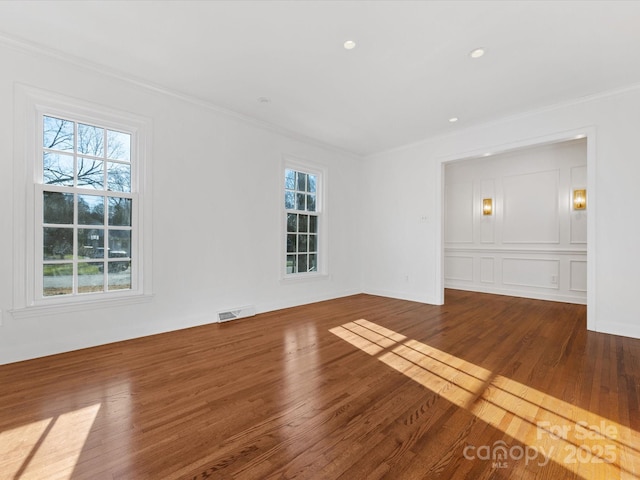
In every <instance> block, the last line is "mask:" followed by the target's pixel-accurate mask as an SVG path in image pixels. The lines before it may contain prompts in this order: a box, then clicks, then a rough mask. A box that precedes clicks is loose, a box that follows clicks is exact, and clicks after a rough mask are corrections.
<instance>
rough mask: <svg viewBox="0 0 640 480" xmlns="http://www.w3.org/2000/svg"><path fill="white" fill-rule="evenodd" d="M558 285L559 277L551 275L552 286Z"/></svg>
mask: <svg viewBox="0 0 640 480" xmlns="http://www.w3.org/2000/svg"><path fill="white" fill-rule="evenodd" d="M557 284H558V276H557V275H551V285H557Z"/></svg>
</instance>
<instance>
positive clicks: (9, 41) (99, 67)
mask: <svg viewBox="0 0 640 480" xmlns="http://www.w3.org/2000/svg"><path fill="white" fill-rule="evenodd" d="M0 45H4V46H6V47H9V48H12V49H14V50H17V51H19V52H21V53H27V54H35V55H39V56H42V57H47V58H52V59H55V60H58V61H61V62H65V63H68V64H71V65H73V66H75V67H77V68H80V69H82V70H88V71H91V72H94V73H99V74H100V75H106V76H109V77H111V78H113V79H116V80H120V81H122V82H125V83H129V84H131V85H135V86H137V87H140V88H144V89H145V90H149V91H152V92H155V93H158V94H161V95H165V96H168V97H172V98H174V99H177V100H180V101H183V102H185V103H189V104H192V105H195V106H198V107H200V108H204V109H206V110H209V111H211V112H214V113H216V114H218V115H221V116H224V117H227V118H230V119H233V120H239V121H241V122H243V123H246V124H248V125H251V126H252V127H257V128H260V129H262V130H266V131H269V132H272V133H276V134H278V135H282V136H284V137H288V138H290V139H292V140H296V141H300V142H304V143H306V144H310V145H313V146H315V147H319V148H322V149H325V150H329V151H332V152H334V153H338V154H341V155H345V156H347V157H350V158H352V159H354V160H362V159H363V156H362V155H360V154H358V153H357V152H352V151H350V150H345V149H343V148H341V147H338V146H336V145H333V144H331V143H328V142H324V141H322V140H319V139H317V138H314V137H310V136H308V135H304V134H302V133H298V132H295V131H293V130H290V129H288V128H284V127H281V126H279V125H276V124H274V123H270V122H266V121H263V120H259V119H257V118H254V117H251V116H249V115H245V114H242V113H239V112H236V111H235V110H231V109H228V108H224V107H221V106H220V105H217V104H215V103H213V102H211V101H209V100H205V99H203V98H200V97H196V96H194V95H190V94H188V93H184V92H181V91H179V90H174V89H171V88H168V87H165V86H163V85H160V84H157V83H154V82H152V81H150V80H147V79H144V78H140V77H136V76H134V75H131V74H128V73H125V72H122V71H120V70H117V69H115V68H111V67H108V66H106V65H103V64H100V63H97V62H93V61H91V60H86V59H84V58H81V57H78V56H75V55H71V54H68V53H65V52H62V51H60V50H57V49H54V48H50V47H45V46H43V45H41V44H39V43H35V42H31V41H29V40H26V39H23V38H18V37H15V36H13V35H8V34H6V33H3V32H0Z"/></svg>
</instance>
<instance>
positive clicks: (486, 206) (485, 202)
mask: <svg viewBox="0 0 640 480" xmlns="http://www.w3.org/2000/svg"><path fill="white" fill-rule="evenodd" d="M482 215H493V199H491V198H483V199H482Z"/></svg>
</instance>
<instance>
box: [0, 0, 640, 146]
mask: <svg viewBox="0 0 640 480" xmlns="http://www.w3.org/2000/svg"><path fill="white" fill-rule="evenodd" d="M0 32H2V33H3V34H4V35H5V36H7V37H10V38H18V39H23V40H26V41H28V42H32V43H35V44H41V45H43V46H46V47H47V48H49V49H52V50H56V51H59V52H63V53H65V54H70V55H72V56H74V57H79V58H82V59H86V60H88V61H91V62H92V63H95V64H100V65H103V66H106V67H109V68H111V69H114V70H116V71H117V72H120V73H125V75H127V76H131V77H134V78H136V79H142V80H145V81H148V82H150V83H153V84H155V85H160V86H162V87H164V88H166V89H169V90H172V91H174V92H179V93H182V94H186V95H189V96H192V97H195V98H198V99H200V100H204V101H206V102H209V103H212V104H215V105H217V106H220V107H223V108H224V109H228V110H232V111H234V112H238V113H240V114H243V115H247V116H250V117H253V118H255V119H258V120H261V121H264V122H267V123H269V124H273V125H276V126H278V127H280V128H283V129H286V130H289V131H292V132H296V133H299V134H302V135H305V136H308V137H312V138H314V139H316V140H319V141H321V142H325V143H327V144H331V145H333V146H336V147H339V148H341V149H344V150H348V151H351V152H354V153H357V154H369V153H374V152H379V151H383V150H387V149H390V148H394V147H398V146H401V145H404V144H407V143H411V142H415V141H418V140H421V139H424V138H427V137H430V136H433V135H438V134H443V133H447V132H450V131H453V130H456V129H461V128H465V127H467V126H470V125H473V124H477V123H480V122H485V121H490V120H492V119H495V118H499V117H504V116H507V115H510V114H514V113H517V112H521V111H525V110H530V109H536V108H540V107H543V106H546V105H550V104H553V103H557V102H561V101H565V100H569V99H575V98H579V97H582V96H587V95H592V94H595V93H599V92H602V91H607V90H611V89H616V88H620V87H623V86H628V85H631V84H636V83H640V52H639V51H638V49H639V48H640V1H611V0H609V1H575V0H574V1H527V2H521V1H422V2H421V1H127V2H125V1H95V2H94V1H83V2H80V1H0ZM345 40H354V41H355V42H356V43H357V47H356V48H355V49H353V50H349V51H348V50H345V49H344V48H343V43H344V42H345ZM476 47H483V48H485V49H486V55H485V56H484V57H482V58H480V59H475V60H474V59H471V58H470V57H469V55H468V54H469V52H470V51H471V50H473V49H474V48H476ZM259 97H267V98H269V99H270V100H271V101H270V102H269V103H261V102H259V101H258V98H259ZM453 116H456V117H459V119H460V120H459V121H458V122H457V123H455V124H452V123H449V121H448V119H449V118H450V117H453Z"/></svg>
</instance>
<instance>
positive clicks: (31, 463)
mask: <svg viewBox="0 0 640 480" xmlns="http://www.w3.org/2000/svg"><path fill="white" fill-rule="evenodd" d="M100 406H101V404H100V403H97V404H95V405H91V406H88V407H85V408H80V409H78V410H73V411H71V412H67V413H64V414H62V415H59V416H58V417H55V418H49V419H44V420H39V421H37V422H33V423H30V424H27V425H23V426H21V427H17V428H13V429H11V430H6V431H3V432H0V470H1V471H2V475H3V476H2V478H7V479H13V480H28V479H41V478H56V479H65V480H69V479H71V478H72V475H73V471H74V469H75V467H76V464H77V462H78V458H79V457H80V453H81V452H82V448H83V447H84V445H85V442H86V440H87V437H88V436H89V432H90V431H91V427H92V426H93V422H94V421H95V419H96V416H97V415H98V411H99V410H100ZM4 475H6V477H5V476H4Z"/></svg>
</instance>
